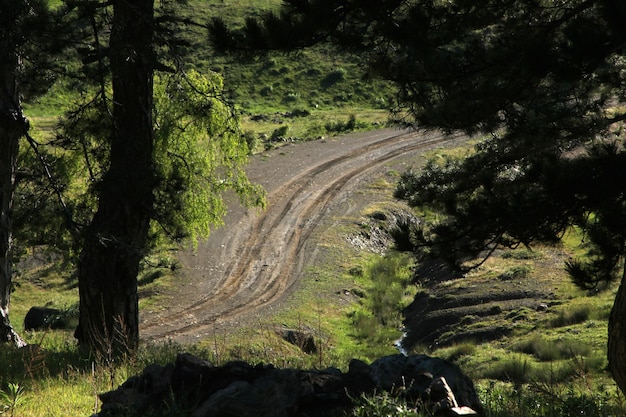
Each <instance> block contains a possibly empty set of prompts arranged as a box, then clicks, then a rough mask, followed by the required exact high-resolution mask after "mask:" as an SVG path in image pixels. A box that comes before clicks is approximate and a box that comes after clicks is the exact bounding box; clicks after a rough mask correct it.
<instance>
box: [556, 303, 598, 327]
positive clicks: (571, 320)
mask: <svg viewBox="0 0 626 417" xmlns="http://www.w3.org/2000/svg"><path fill="white" fill-rule="evenodd" d="M590 314H591V308H590V307H589V306H588V305H578V306H573V307H570V308H569V309H568V310H560V311H559V313H558V315H557V316H556V317H554V318H552V319H551V320H550V322H549V323H548V324H549V326H550V327H553V328H554V327H565V326H571V325H572V324H578V323H583V322H585V321H587V320H589V316H590Z"/></svg>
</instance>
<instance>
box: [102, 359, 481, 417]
mask: <svg viewBox="0 0 626 417" xmlns="http://www.w3.org/2000/svg"><path fill="white" fill-rule="evenodd" d="M446 389H447V391H445V390H446ZM381 391H388V392H391V393H393V394H394V395H398V396H403V397H405V398H406V399H407V400H409V401H411V403H419V402H421V403H423V404H427V406H428V407H430V408H431V410H433V411H436V412H437V414H436V415H441V416H446V415H466V413H469V412H472V410H471V409H473V410H476V411H478V412H480V411H481V410H482V407H481V404H480V401H479V399H478V396H477V395H476V392H475V390H474V386H473V383H472V381H471V380H470V379H469V378H467V376H465V375H464V374H463V373H462V372H461V370H460V369H459V368H458V367H457V366H456V365H454V364H452V363H450V362H447V361H445V360H442V359H437V358H431V357H428V356H426V355H413V356H408V357H407V356H403V355H393V356H388V357H384V358H381V359H378V360H376V361H375V362H373V363H372V364H369V365H368V364H366V363H364V362H362V361H359V360H352V361H351V362H350V365H349V370H348V371H347V372H342V371H340V370H338V369H335V368H329V369H325V370H297V369H279V368H276V367H274V366H272V365H263V364H260V365H251V364H248V363H246V362H241V361H233V362H229V363H226V364H225V365H222V366H213V365H212V364H211V363H209V362H207V361H205V360H202V359H200V358H198V357H196V356H193V355H190V354H180V355H179V356H178V357H177V359H176V362H175V363H173V364H169V365H167V366H158V365H150V366H148V367H147V368H145V369H144V371H143V373H142V374H141V375H138V376H134V377H132V378H130V379H128V380H127V381H126V382H125V383H124V384H123V385H122V386H120V387H119V388H118V389H117V390H115V391H111V392H108V393H105V394H102V395H101V396H100V398H101V400H102V407H101V411H100V413H99V414H98V416H99V417H113V416H135V415H137V416H166V415H171V414H172V412H173V410H175V411H177V412H181V411H182V412H183V414H182V415H190V416H192V417H263V416H272V417H292V416H293V417H305V416H311V417H312V416H320V417H322V416H339V415H343V413H345V412H350V410H351V408H352V407H353V399H355V398H359V397H360V396H361V395H362V394H372V393H374V392H381ZM431 391H432V392H431ZM444 391H445V392H444ZM442 393H443V394H442ZM462 413H463V414H462ZM177 415H178V414H177Z"/></svg>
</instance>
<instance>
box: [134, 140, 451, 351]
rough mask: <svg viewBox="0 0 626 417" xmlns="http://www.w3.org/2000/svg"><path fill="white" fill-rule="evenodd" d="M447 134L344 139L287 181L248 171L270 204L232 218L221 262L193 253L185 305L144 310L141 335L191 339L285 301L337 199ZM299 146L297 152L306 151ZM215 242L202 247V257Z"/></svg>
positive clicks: (222, 241) (182, 301)
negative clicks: (210, 261) (158, 312)
mask: <svg viewBox="0 0 626 417" xmlns="http://www.w3.org/2000/svg"><path fill="white" fill-rule="evenodd" d="M447 140H450V138H448V137H445V136H444V135H442V134H420V133H416V132H408V133H407V132H406V131H397V130H396V131H393V130H385V131H383V132H382V133H381V132H377V133H371V134H369V135H367V136H365V139H363V138H359V139H353V140H352V142H350V145H346V146H341V145H339V146H338V149H337V150H336V151H334V152H331V154H330V155H327V156H322V155H320V156H317V155H316V156H317V157H316V158H315V159H314V161H317V162H314V163H308V164H306V166H305V168H304V169H300V170H298V168H297V167H290V169H291V170H292V171H294V172H293V173H291V174H289V176H288V177H285V178H283V181H277V180H276V179H275V178H273V177H272V175H271V174H270V173H269V172H268V170H267V169H265V170H263V169H261V172H260V175H261V176H262V177H261V178H258V179H256V178H252V175H250V174H249V175H250V176H251V179H253V180H255V181H257V182H259V180H265V181H267V182H268V184H267V185H266V187H268V188H270V189H268V206H267V208H266V209H265V210H264V211H263V212H262V213H258V214H256V215H247V216H246V215H245V214H242V213H241V212H237V213H235V214H234V215H233V216H232V217H233V218H231V219H230V221H228V228H229V230H226V231H225V232H226V233H223V234H222V235H221V238H217V240H218V242H216V243H219V244H220V245H219V248H218V251H219V256H218V258H219V262H216V263H214V266H213V267H211V266H207V265H205V264H203V262H202V260H199V259H194V260H193V261H189V256H188V257H187V258H186V259H187V262H185V261H184V260H183V264H187V266H186V268H185V272H186V273H187V274H188V275H189V276H190V286H191V288H190V289H187V291H185V290H181V294H179V295H177V296H176V297H175V298H174V299H176V300H177V302H178V301H180V303H179V304H178V305H177V306H175V307H172V308H171V309H169V310H168V311H167V312H166V313H165V314H164V315H162V316H160V317H159V316H155V315H150V314H148V315H147V317H145V318H144V317H143V315H142V324H141V328H140V330H141V335H142V338H143V339H146V340H159V339H172V340H175V341H178V342H181V343H184V342H187V341H191V340H194V339H197V338H201V337H205V336H208V335H210V334H213V332H214V331H215V329H216V328H223V327H227V326H228V324H232V323H235V322H236V321H237V320H239V319H241V318H245V317H250V316H251V315H254V314H255V313H256V312H258V311H260V310H261V309H262V308H266V307H267V306H271V305H273V304H274V303H277V302H279V301H280V300H281V299H282V298H283V297H285V296H286V295H287V294H289V293H290V291H291V290H292V289H293V287H294V286H295V284H296V283H297V281H298V278H299V276H300V274H301V272H302V270H303V268H304V265H305V264H306V260H307V256H310V254H309V253H307V252H306V251H305V250H304V248H305V245H306V243H307V241H308V240H309V239H310V238H311V235H312V233H313V232H314V230H315V227H316V225H317V224H318V222H319V221H320V219H322V218H323V216H324V215H325V214H326V211H327V208H328V206H329V205H330V204H331V203H332V202H333V201H334V200H336V199H339V198H345V197H346V196H347V195H349V193H350V191H351V190H353V189H356V187H357V184H358V183H359V181H360V180H362V179H364V178H366V177H367V175H368V174H369V173H370V172H372V171H374V170H376V169H380V168H381V167H384V165H385V164H387V163H388V162H389V161H392V160H393V159H395V158H398V157H400V156H406V155H407V154H414V153H418V152H421V151H423V150H425V149H428V148H432V147H435V146H437V145H439V144H441V143H443V142H444V141H447ZM327 145H328V144H323V143H318V144H317V146H319V147H324V146H327ZM308 146H312V145H311V144H309V145H308ZM296 147H297V149H296V151H295V153H294V155H295V157H297V156H299V155H298V154H297V153H298V152H305V150H306V149H307V147H305V146H302V149H300V145H296ZM312 149H313V151H315V147H313V148H312ZM300 156H301V155H300ZM286 162H287V164H289V163H290V162H289V160H287V161H286ZM264 175H265V177H263V176H264ZM237 221H238V223H237V224H232V223H234V222H237ZM213 238H214V237H213V236H212V237H211V238H210V239H209V240H211V239H213ZM210 248H211V247H210V246H209V247H208V248H206V249H199V251H198V254H197V255H196V258H197V257H198V256H201V255H203V254H206V253H208V251H210V250H211V249H210ZM213 250H216V245H214V246H213ZM183 258H185V257H183ZM189 290H191V291H189Z"/></svg>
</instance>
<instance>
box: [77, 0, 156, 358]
mask: <svg viewBox="0 0 626 417" xmlns="http://www.w3.org/2000/svg"><path fill="white" fill-rule="evenodd" d="M112 4H113V22H112V28H111V35H110V36H111V37H110V62H111V74H112V83H113V110H112V118H113V120H112V134H111V138H110V139H111V154H110V166H109V169H108V171H107V173H106V175H105V176H104V179H103V182H102V184H101V188H100V192H99V203H98V210H97V212H96V214H95V216H94V218H93V220H92V222H91V224H90V226H89V228H88V230H87V233H86V236H85V242H84V247H83V250H82V253H81V257H80V260H79V265H78V276H79V294H80V307H79V311H80V315H79V325H78V328H77V329H76V337H77V338H78V340H79V343H80V344H81V345H83V346H87V347H89V348H90V349H91V350H92V351H95V352H97V353H100V354H104V355H117V354H120V353H122V354H123V353H128V352H131V351H133V350H134V349H135V348H136V347H137V344H138V341H139V312H138V296H137V274H138V271H139V262H140V260H141V258H142V257H143V255H144V250H145V245H146V242H147V236H148V228H149V222H150V217H151V212H152V208H153V200H154V198H153V188H154V178H153V135H152V95H153V91H152V76H153V57H152V40H153V26H152V23H153V11H154V10H153V7H154V5H153V0H116V1H113V2H112Z"/></svg>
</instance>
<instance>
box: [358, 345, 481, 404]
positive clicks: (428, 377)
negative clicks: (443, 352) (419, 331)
mask: <svg viewBox="0 0 626 417" xmlns="http://www.w3.org/2000/svg"><path fill="white" fill-rule="evenodd" d="M370 370H371V372H372V377H373V379H374V382H375V384H376V386H378V387H380V388H381V389H383V390H385V391H391V390H393V389H394V388H398V387H404V389H406V391H407V393H408V395H410V396H412V397H415V396H418V395H420V393H423V392H425V391H426V388H428V387H429V386H430V384H431V382H432V381H434V380H436V379H437V378H440V377H443V378H445V381H447V382H446V383H447V384H448V385H449V387H450V389H451V391H452V392H454V395H455V397H456V401H457V402H458V404H459V405H465V406H468V407H471V408H472V409H474V410H479V411H480V410H482V405H481V403H480V399H479V398H478V394H477V393H476V390H475V388H474V383H473V382H472V381H471V380H470V379H469V378H468V377H467V376H466V375H465V374H464V373H463V372H462V371H461V369H460V368H459V367H458V366H457V365H455V364H453V363H452V362H448V361H446V360H444V359H440V358H433V357H430V356H427V355H411V356H404V355H401V354H397V355H391V356H386V357H384V358H380V359H378V360H376V361H374V362H373V363H372V364H371V365H370ZM413 399H417V398H413Z"/></svg>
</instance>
